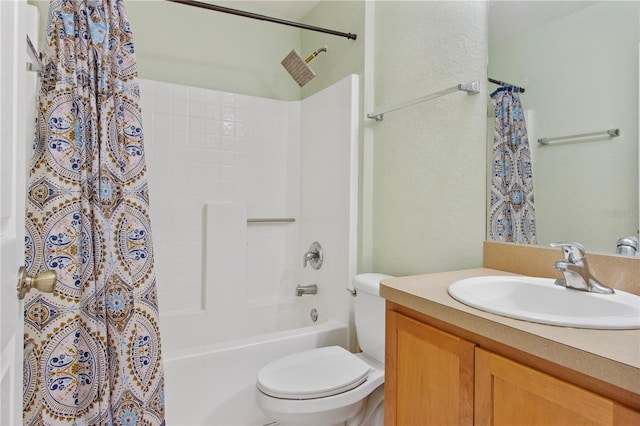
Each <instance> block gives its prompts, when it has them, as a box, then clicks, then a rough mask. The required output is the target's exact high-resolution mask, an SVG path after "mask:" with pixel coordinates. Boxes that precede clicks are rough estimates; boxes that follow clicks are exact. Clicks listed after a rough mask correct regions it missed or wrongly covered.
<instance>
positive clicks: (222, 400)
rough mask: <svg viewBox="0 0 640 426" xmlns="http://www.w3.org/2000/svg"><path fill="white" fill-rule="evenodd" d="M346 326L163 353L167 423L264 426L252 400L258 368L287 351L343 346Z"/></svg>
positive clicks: (331, 324)
mask: <svg viewBox="0 0 640 426" xmlns="http://www.w3.org/2000/svg"><path fill="white" fill-rule="evenodd" d="M346 341H347V328H346V326H345V325H344V324H343V323H340V322H338V321H335V320H331V319H329V320H326V321H325V322H323V323H321V324H314V325H312V326H309V327H303V328H298V329H293V330H288V331H281V332H275V333H269V334H264V335H260V336H256V337H252V338H246V339H242V340H235V341H231V342H223V343H221V344H214V345H207V346H201V347H197V348H195V349H189V350H180V351H173V352H170V353H166V354H165V360H164V368H165V403H166V423H167V425H172V426H186V425H189V426H191V425H242V426H253V425H265V424H268V423H271V421H270V420H269V419H268V418H266V417H265V416H264V414H263V413H262V411H261V410H260V408H259V407H258V405H257V404H256V401H255V381H256V376H257V373H258V371H259V370H260V368H261V367H262V366H264V365H265V364H267V363H269V362H271V361H272V360H274V359H277V358H279V357H281V356H284V355H287V354H290V353H292V352H296V351H301V350H305V349H311V348H316V347H322V346H331V345H340V346H344V344H345V342H346Z"/></svg>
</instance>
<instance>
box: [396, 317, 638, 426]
mask: <svg viewBox="0 0 640 426" xmlns="http://www.w3.org/2000/svg"><path fill="white" fill-rule="evenodd" d="M386 318H387V324H386V333H387V338H386V351H387V352H386V360H385V362H386V367H385V370H386V377H385V425H389V426H391V425H398V426H411V425H416V426H417V425H420V426H428V425H438V426H440V425H472V424H475V425H509V426H511V425H625V426H626V425H635V426H637V425H640V412H638V411H635V410H632V409H629V408H627V407H624V406H623V405H621V404H618V403H616V402H615V401H613V400H611V399H608V398H605V397H603V396H600V395H598V394H596V393H593V392H590V391H589V390H586V389H583V388H581V387H578V386H575V385H573V384H571V383H568V382H566V381H563V380H560V379H558V378H556V377H554V376H552V375H549V374H546V373H544V372H541V371H539V370H537V369H535V368H532V367H529V366H527V365H524V364H522V363H520V362H517V361H515V360H513V359H509V358H507V357H504V356H501V355H498V354H496V353H493V352H491V351H489V350H486V349H484V348H482V347H481V346H480V345H478V344H475V343H473V342H471V341H469V339H467V340H465V339H463V338H461V337H458V336H456V335H455V334H452V333H450V332H445V331H443V330H440V329H439V328H437V327H434V326H432V325H428V324H425V323H423V322H421V321H418V320H417V319H414V318H411V317H409V316H406V315H403V314H401V313H398V312H396V311H393V310H389V309H387V317H386Z"/></svg>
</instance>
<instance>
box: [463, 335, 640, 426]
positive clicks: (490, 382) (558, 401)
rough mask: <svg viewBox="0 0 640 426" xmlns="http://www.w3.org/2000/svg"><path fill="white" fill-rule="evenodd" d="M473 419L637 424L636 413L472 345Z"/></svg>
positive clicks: (492, 422) (478, 421)
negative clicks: (473, 353) (473, 347)
mask: <svg viewBox="0 0 640 426" xmlns="http://www.w3.org/2000/svg"><path fill="white" fill-rule="evenodd" d="M474 418H475V424H476V425H527V424H529V425H630V426H631V425H640V413H638V412H635V411H633V410H631V409H628V408H626V407H624V406H622V405H620V404H617V403H615V402H614V401H612V400H610V399H608V398H604V397H602V396H600V395H597V394H595V393H592V392H589V391H587V390H585V389H583V388H580V387H578V386H574V385H572V384H570V383H567V382H565V381H562V380H559V379H557V378H555V377H553V376H550V375H548V374H545V373H542V372H540V371H538V370H535V369H533V368H530V367H527V366H526V365H523V364H520V363H517V362H515V361H513V360H510V359H508V358H505V357H502V356H500V355H496V354H494V353H491V352H489V351H486V350H484V349H482V348H480V347H476V359H475V415H474Z"/></svg>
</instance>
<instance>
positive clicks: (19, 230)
mask: <svg viewBox="0 0 640 426" xmlns="http://www.w3.org/2000/svg"><path fill="white" fill-rule="evenodd" d="M25 10H26V1H25V0H13V1H4V0H0V58H1V60H0V188H1V192H0V212H1V215H0V216H1V222H0V226H1V227H0V241H1V246H0V280H1V281H0V425H2V426H4V425H19V424H21V423H22V345H23V343H22V340H23V339H22V303H20V302H19V301H18V299H17V295H16V282H17V273H18V267H19V266H21V265H22V264H23V263H24V206H25V203H24V199H25V188H26V186H25V180H26V179H25V174H26V163H25V161H26V160H25V151H26V147H27V144H28V137H27V132H26V126H27V124H26V121H25V108H26V105H27V102H28V101H27V100H26V99H25V98H26V96H27V93H26V81H27V76H26V74H27V72H26V65H25V64H26V48H25V44H26V42H25V39H26V32H25V31H26V26H25ZM31 109H33V105H31Z"/></svg>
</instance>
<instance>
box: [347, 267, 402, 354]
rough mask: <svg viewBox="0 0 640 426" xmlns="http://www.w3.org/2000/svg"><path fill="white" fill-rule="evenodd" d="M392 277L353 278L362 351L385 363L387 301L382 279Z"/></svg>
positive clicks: (371, 275) (383, 275)
mask: <svg viewBox="0 0 640 426" xmlns="http://www.w3.org/2000/svg"><path fill="white" fill-rule="evenodd" d="M386 278H392V276H391V275H385V274H374V273H369V274H359V275H356V276H355V277H354V278H353V288H354V289H355V290H356V298H355V301H354V318H355V322H356V335H357V337H358V343H359V345H360V349H362V352H363V353H364V354H365V355H367V356H369V357H370V358H373V359H375V360H376V361H378V362H380V363H381V364H384V332H385V327H384V316H385V301H384V299H383V298H381V297H380V281H381V280H384V279H386Z"/></svg>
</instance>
